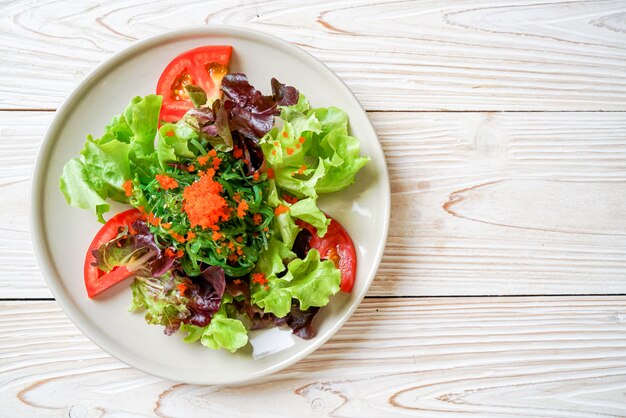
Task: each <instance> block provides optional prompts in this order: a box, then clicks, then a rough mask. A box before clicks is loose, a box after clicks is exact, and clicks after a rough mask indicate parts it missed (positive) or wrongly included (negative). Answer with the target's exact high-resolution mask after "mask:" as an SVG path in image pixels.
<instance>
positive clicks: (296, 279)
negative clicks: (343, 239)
mask: <svg viewBox="0 0 626 418" xmlns="http://www.w3.org/2000/svg"><path fill="white" fill-rule="evenodd" d="M267 279H268V284H267V286H262V285H259V284H257V283H252V285H251V289H250V291H251V296H252V301H253V302H254V303H255V304H256V305H258V306H259V307H261V308H262V309H263V310H264V311H265V312H271V313H273V314H274V315H276V316H277V317H279V318H282V317H284V316H285V315H287V314H288V313H289V311H290V310H291V300H292V298H295V299H297V300H298V301H299V302H300V309H302V310H306V309H308V308H309V307H311V306H325V305H327V304H328V301H329V297H330V296H331V295H334V294H335V293H337V292H338V291H339V283H340V282H341V272H340V271H339V269H337V267H335V265H334V264H333V262H332V261H330V260H324V261H321V260H320V255H319V252H318V251H317V250H315V249H312V250H310V251H309V252H308V254H307V256H306V258H305V259H304V260H301V259H299V258H296V259H294V260H292V261H291V262H289V264H288V265H287V273H286V274H285V275H284V276H283V277H277V276H276V275H269V276H267Z"/></svg>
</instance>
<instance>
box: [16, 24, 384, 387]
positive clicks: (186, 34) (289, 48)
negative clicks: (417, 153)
mask: <svg viewBox="0 0 626 418" xmlns="http://www.w3.org/2000/svg"><path fill="white" fill-rule="evenodd" d="M215 34H218V35H225V36H233V37H247V38H248V39H250V38H256V39H259V40H260V41H261V42H264V43H267V44H269V45H271V46H273V47H277V48H279V49H282V50H284V51H285V52H287V53H288V54H290V55H296V56H298V57H299V58H301V59H302V60H305V61H306V62H307V64H309V65H315V66H316V67H317V68H320V70H321V71H324V72H325V73H327V74H328V76H329V78H330V79H334V80H335V81H337V82H338V83H340V84H341V85H342V86H343V88H344V90H345V93H346V94H347V95H348V96H350V99H351V100H352V101H353V102H354V105H355V106H357V108H358V109H360V110H361V111H362V112H363V113H364V115H365V118H366V120H367V123H368V124H369V126H368V127H369V128H370V129H371V131H372V132H373V133H374V137H375V138H376V140H377V141H376V142H377V144H376V145H377V146H378V151H379V152H380V154H381V156H382V167H383V168H384V170H383V171H382V173H379V175H381V179H380V181H381V185H382V187H383V188H384V189H385V190H384V192H385V193H384V195H385V202H384V204H383V205H382V208H383V216H382V217H383V222H384V224H383V228H382V235H383V236H382V240H381V244H380V245H379V246H378V248H377V250H376V253H375V254H374V255H373V257H374V264H373V267H372V269H371V270H370V271H369V272H368V273H367V276H366V278H365V279H366V282H367V283H366V285H365V286H364V287H363V289H362V291H361V292H360V293H359V294H358V295H357V296H356V298H355V299H354V302H353V303H352V305H351V306H350V307H349V308H348V309H347V310H346V312H345V313H344V314H343V315H342V316H340V317H338V318H337V319H336V321H335V323H334V324H332V326H331V327H330V328H329V330H328V331H326V332H325V333H324V334H321V335H318V336H316V338H315V341H314V342H312V343H311V344H309V345H308V346H307V347H306V348H304V349H303V350H301V351H299V352H297V353H296V354H294V355H292V356H290V357H287V358H285V359H284V360H282V361H278V362H276V363H274V364H272V365H270V366H269V367H267V368H265V369H262V370H260V371H257V372H253V373H251V374H250V375H249V376H248V377H247V378H246V377H242V378H228V377H227V376H221V377H222V378H221V379H220V380H219V381H215V380H210V379H202V378H201V377H200V376H199V378H197V379H184V380H181V379H178V378H177V377H176V376H174V375H172V374H171V373H168V371H162V370H161V369H158V370H151V369H148V368H147V367H144V366H145V365H144V362H142V361H135V359H136V358H137V356H134V355H130V354H128V353H127V352H125V351H124V350H123V349H120V348H119V346H116V344H114V343H112V342H110V341H109V339H107V338H104V337H103V336H102V334H101V333H99V332H98V330H97V329H95V327H94V326H93V325H92V324H91V323H90V320H89V318H88V316H86V315H85V313H84V312H83V311H82V310H80V309H79V308H77V307H76V306H75V305H74V304H73V303H70V302H69V299H70V298H69V296H68V295H67V292H65V291H64V289H63V286H62V284H61V283H62V279H61V277H60V275H59V273H58V272H57V271H56V268H55V267H54V263H53V262H52V257H51V255H50V252H49V248H48V239H47V234H46V233H45V232H44V229H43V225H44V222H43V219H42V218H43V212H44V207H43V190H44V185H45V181H44V177H45V175H46V172H47V169H48V166H49V162H50V161H49V157H48V156H49V155H50V153H49V151H50V149H51V148H52V147H53V145H54V143H55V141H53V139H54V137H56V136H57V135H58V131H59V129H60V127H61V126H62V123H60V121H62V120H65V119H67V116H68V114H70V113H71V111H72V110H73V108H74V107H75V105H76V102H77V100H78V99H79V98H80V95H81V92H82V91H83V90H85V89H86V88H88V87H89V86H90V85H91V84H92V83H93V82H94V81H97V79H98V78H99V77H100V76H101V75H102V74H104V73H106V72H107V71H108V70H109V69H110V68H111V67H113V66H114V65H116V64H117V63H119V62H120V61H123V60H124V58H125V57H127V56H132V55H135V54H137V53H141V52H142V51H143V50H145V49H150V48H153V47H155V46H157V45H158V44H160V43H164V42H167V41H168V40H172V39H176V38H191V37H194V36H196V37H201V36H206V35H215ZM31 179H32V180H31V186H30V210H29V224H30V230H31V232H30V235H31V241H32V244H33V249H34V253H35V258H36V260H37V263H38V264H39V267H40V270H41V273H42V276H43V277H44V280H45V281H46V284H47V286H48V288H49V289H50V291H51V292H52V295H53V296H54V298H55V300H56V302H57V303H58V304H59V306H60V307H61V309H62V310H63V312H64V313H65V315H67V317H68V318H69V319H70V320H71V321H72V323H73V324H74V325H75V326H76V327H77V328H78V329H79V330H80V331H81V332H82V333H83V334H84V335H85V336H86V337H87V338H89V340H90V341H91V342H92V343H94V344H95V345H96V346H98V347H99V348H100V349H102V350H103V351H105V352H106V353H107V354H109V355H110V356H112V357H113V358H115V359H116V360H118V361H120V362H122V363H124V364H126V365H128V366H129V367H132V368H135V369H137V370H140V371H142V372H144V373H147V374H149V375H152V376H157V377H159V378H162V379H166V380H169V381H175V382H183V383H189V384H200V385H205V384H219V385H237V384H246V383H250V382H253V381H255V380H258V379H260V378H262V377H265V376H268V375H270V374H272V373H276V372H278V371H280V370H282V369H284V368H286V367H289V366H291V365H292V364H295V363H296V362H298V361H300V360H302V359H303V358H305V357H307V356H308V355H310V354H311V353H312V352H313V351H315V350H317V349H318V348H320V347H321V346H322V345H323V344H325V343H326V342H327V341H328V340H329V339H330V338H331V337H332V336H333V335H334V334H336V333H337V332H338V331H339V330H340V329H341V328H342V327H343V325H344V324H345V323H346V322H347V320H348V319H349V318H350V317H351V316H352V315H353V314H354V312H355V311H356V309H357V308H358V307H359V306H360V305H361V303H362V302H363V299H364V297H365V294H366V293H367V291H368V290H369V288H370V286H371V284H372V282H373V280H374V278H375V276H376V273H377V272H378V269H379V267H380V262H381V260H382V256H383V253H384V250H385V248H386V243H387V238H388V233H389V222H390V213H391V195H390V190H391V187H390V180H389V171H388V167H387V161H386V158H385V154H384V150H383V147H382V144H381V142H380V138H378V134H377V133H376V130H375V129H374V127H373V125H372V123H371V121H370V119H369V116H368V115H367V112H366V110H365V109H364V108H363V106H362V105H361V103H360V102H359V100H358V99H357V98H356V96H355V95H354V93H353V92H352V91H351V90H350V88H349V87H348V86H347V85H346V83H345V82H344V81H343V80H342V79H341V78H340V77H339V76H338V75H337V74H335V72H334V71H332V70H331V69H330V68H328V66H326V64H324V63H323V62H322V61H320V60H318V59H317V58H316V57H314V56H313V55H311V54H310V53H308V52H307V51H305V50H303V49H302V48H299V47H298V46H297V45H294V44H292V43H290V42H288V41H286V40H284V39H282V38H279V37H277V36H275V35H271V34H269V33H266V32H263V31H259V30H256V29H249V28H243V27H239V26H233V25H217V24H212V25H210V26H205V25H198V26H189V27H185V28H181V29H176V30H172V31H166V32H162V33H159V34H156V35H153V36H149V37H146V38H143V39H140V40H138V41H135V42H133V43H132V44H130V45H128V46H127V47H125V48H123V49H121V50H120V51H118V52H116V53H114V54H112V55H111V56H109V57H108V58H106V59H105V60H104V61H102V62H100V63H99V64H98V65H97V66H96V67H95V68H94V69H92V70H91V71H90V72H89V73H88V74H87V76H85V77H84V78H83V79H82V80H81V81H80V83H78V84H77V85H76V86H75V87H74V88H73V89H72V90H71V92H70V94H69V95H68V96H67V97H66V98H65V99H64V101H63V102H62V104H61V105H60V106H59V107H58V108H57V111H56V112H55V114H54V117H53V118H52V120H51V121H50V123H49V125H48V127H47V129H46V132H45V134H44V136H43V139H42V142H41V144H40V146H39V149H38V151H37V157H36V158H35V163H34V166H33V171H32V175H31ZM139 360H140V359H139ZM174 374H175V372H174Z"/></svg>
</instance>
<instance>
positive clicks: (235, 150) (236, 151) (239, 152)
mask: <svg viewBox="0 0 626 418" xmlns="http://www.w3.org/2000/svg"><path fill="white" fill-rule="evenodd" d="M233 157H235V158H237V159H239V158H241V157H243V150H242V149H241V148H239V147H238V146H237V145H235V146H234V148H233Z"/></svg>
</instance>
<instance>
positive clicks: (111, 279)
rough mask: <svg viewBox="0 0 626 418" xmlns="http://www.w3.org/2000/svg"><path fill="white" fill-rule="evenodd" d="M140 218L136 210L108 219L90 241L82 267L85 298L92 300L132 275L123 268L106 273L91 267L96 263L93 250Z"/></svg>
mask: <svg viewBox="0 0 626 418" xmlns="http://www.w3.org/2000/svg"><path fill="white" fill-rule="evenodd" d="M141 217H142V214H141V212H139V211H138V210H137V209H130V210H127V211H124V212H120V213H118V214H117V215H115V216H113V217H112V218H111V219H109V220H108V221H107V223H106V224H104V225H103V226H102V228H100V230H99V231H98V233H97V234H96V236H95V237H94V238H93V240H92V241H91V244H90V245H89V249H88V250H87V254H86V255H85V266H84V276H85V288H86V289H87V296H89V298H93V297H94V296H96V295H98V294H99V293H100V292H102V291H103V290H106V289H108V288H109V287H111V286H113V285H114V284H117V283H119V282H121V281H122V280H124V279H126V278H128V277H130V276H132V274H133V273H132V272H130V271H129V270H128V269H127V268H126V267H124V266H121V267H118V268H116V269H113V270H111V271H110V272H108V273H105V272H103V271H102V270H100V269H99V268H98V267H96V266H94V265H93V264H94V263H95V262H96V257H94V255H93V250H97V249H98V248H100V246H102V245H103V244H106V243H107V242H109V241H111V240H112V239H113V238H115V237H116V236H117V234H118V232H119V228H120V227H122V228H123V227H127V228H130V226H131V225H132V224H133V222H135V221H136V220H137V219H140V218H141Z"/></svg>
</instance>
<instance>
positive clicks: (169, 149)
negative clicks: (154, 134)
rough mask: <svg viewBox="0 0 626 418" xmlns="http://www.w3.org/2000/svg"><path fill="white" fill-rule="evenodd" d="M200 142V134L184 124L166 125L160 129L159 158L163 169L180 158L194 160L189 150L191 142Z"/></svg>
mask: <svg viewBox="0 0 626 418" xmlns="http://www.w3.org/2000/svg"><path fill="white" fill-rule="evenodd" d="M192 139H193V140H196V141H197V140H198V134H197V133H196V131H195V130H194V129H192V128H191V127H189V126H187V125H185V124H182V123H166V124H164V125H163V126H161V128H160V129H159V138H158V141H157V156H158V159H159V164H160V165H161V167H162V168H163V169H165V166H166V164H167V163H168V162H173V161H178V160H179V157H182V158H194V157H195V154H194V153H193V152H191V150H190V149H189V141H190V140H192Z"/></svg>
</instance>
